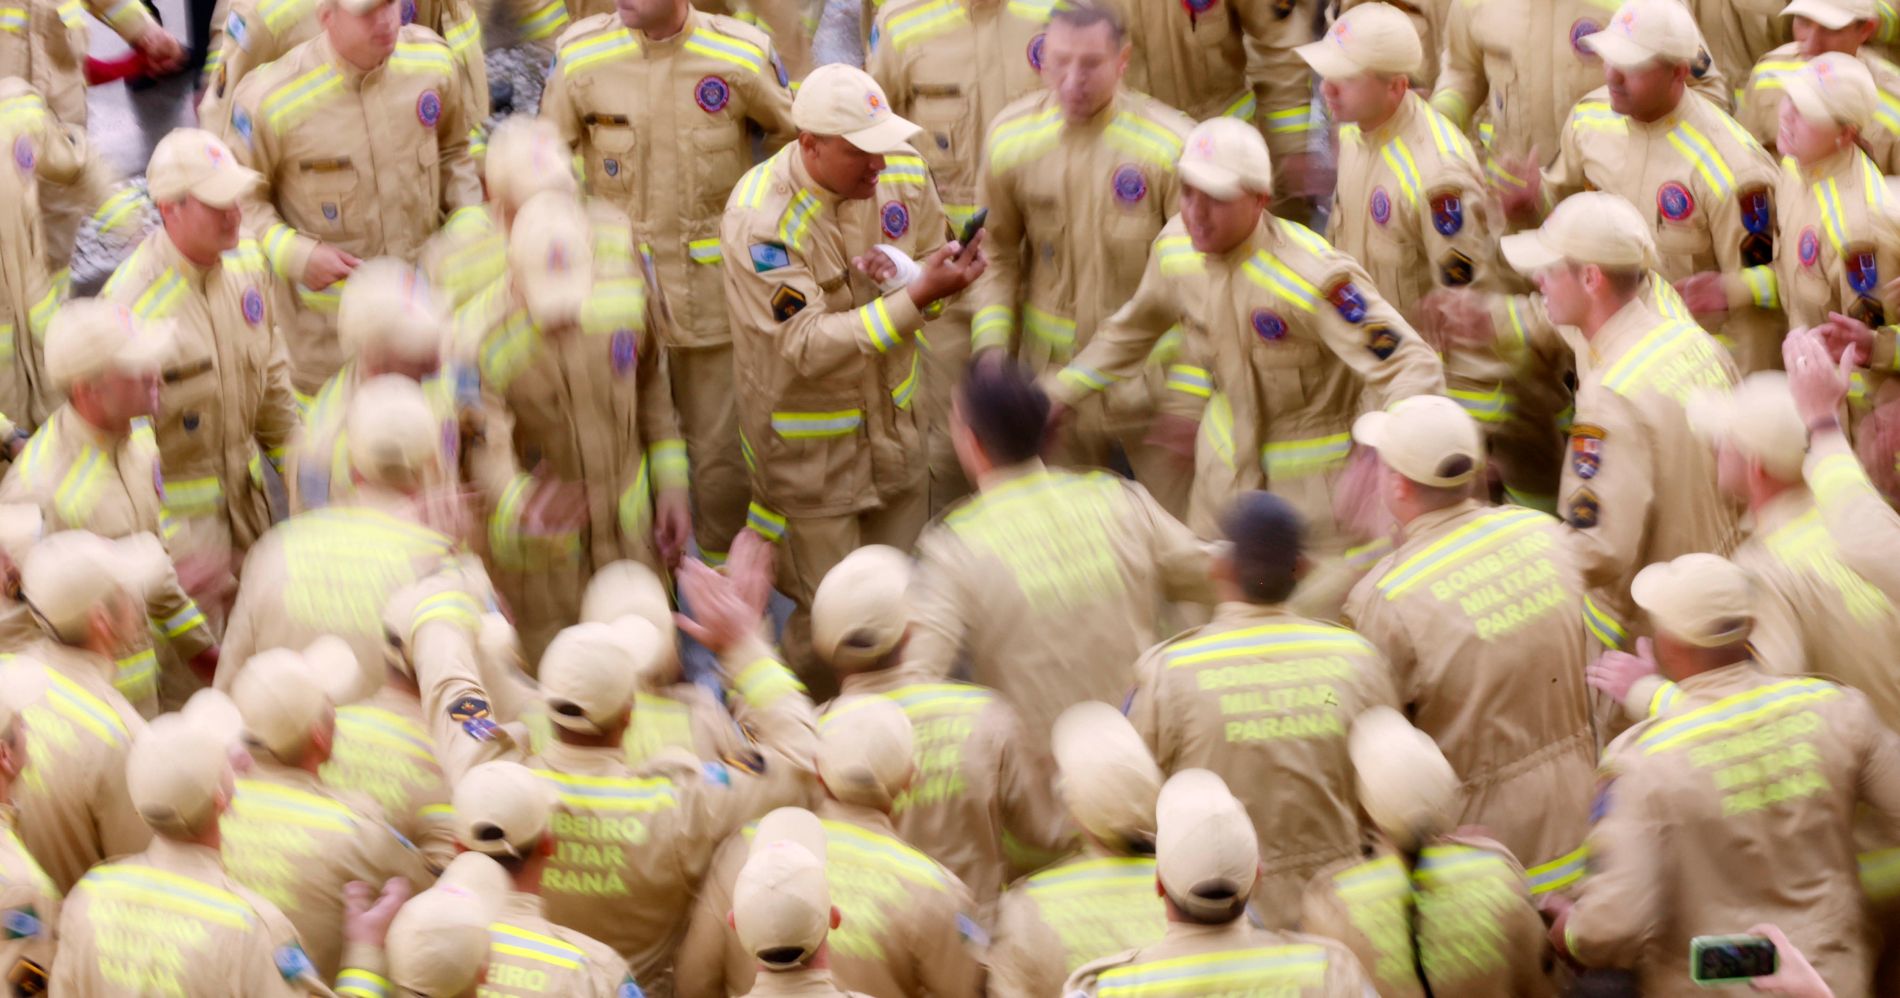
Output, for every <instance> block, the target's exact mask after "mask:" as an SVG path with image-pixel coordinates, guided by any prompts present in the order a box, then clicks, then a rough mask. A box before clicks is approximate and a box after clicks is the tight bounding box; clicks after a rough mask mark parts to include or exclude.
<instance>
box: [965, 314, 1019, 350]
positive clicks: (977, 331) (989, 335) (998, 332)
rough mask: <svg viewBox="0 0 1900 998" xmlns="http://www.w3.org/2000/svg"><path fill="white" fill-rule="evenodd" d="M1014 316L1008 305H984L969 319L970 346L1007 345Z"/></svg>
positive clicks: (977, 348) (979, 347)
mask: <svg viewBox="0 0 1900 998" xmlns="http://www.w3.org/2000/svg"><path fill="white" fill-rule="evenodd" d="M1015 321H1016V317H1015V314H1014V312H1012V311H1011V309H1010V307H1009V306H1008V305H985V306H983V307H982V308H979V309H977V310H976V315H975V316H973V317H971V319H970V346H971V348H972V349H975V350H983V349H987V348H989V347H1007V346H1009V334H1010V327H1011V326H1012V325H1014V323H1015Z"/></svg>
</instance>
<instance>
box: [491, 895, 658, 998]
mask: <svg viewBox="0 0 1900 998" xmlns="http://www.w3.org/2000/svg"><path fill="white" fill-rule="evenodd" d="M489 939H490V944H489V949H488V974H487V976H486V978H485V979H484V980H483V981H482V994H484V995H494V996H496V998H530V996H534V995H550V996H554V995H558V996H561V998H621V996H624V995H628V994H639V993H640V989H639V988H638V987H637V986H636V987H634V988H633V990H632V991H628V990H626V988H627V986H628V985H631V984H633V975H632V974H630V973H628V972H627V961H625V960H622V959H621V958H620V955H619V954H617V953H615V952H614V951H613V947H611V946H608V945H607V944H606V943H603V942H600V941H598V940H595V939H590V938H588V937H587V936H586V935H583V934H582V933H579V932H576V931H574V930H573V929H570V928H568V927H567V926H564V925H556V924H554V922H552V921H550V920H549V919H548V917H547V914H546V906H545V905H544V904H543V903H542V901H541V899H540V898H539V897H537V896H535V895H533V894H523V893H522V892H520V891H509V892H508V900H507V901H506V902H505V903H504V904H503V905H502V909H501V914H500V915H497V916H496V918H495V921H494V923H493V924H492V925H490V926H489Z"/></svg>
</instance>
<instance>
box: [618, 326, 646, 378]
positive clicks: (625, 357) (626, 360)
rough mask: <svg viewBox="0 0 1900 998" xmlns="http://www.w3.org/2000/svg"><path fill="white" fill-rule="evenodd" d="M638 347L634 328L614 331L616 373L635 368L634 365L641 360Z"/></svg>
mask: <svg viewBox="0 0 1900 998" xmlns="http://www.w3.org/2000/svg"><path fill="white" fill-rule="evenodd" d="M638 347H639V344H638V343H637V342H636V341H635V340H634V338H633V330H631V329H622V330H618V331H616V332H615V333H614V339H613V359H614V373H615V374H625V373H627V372H628V371H631V370H633V366H634V365H635V364H636V363H638V362H639V360H640V353H639V349H638Z"/></svg>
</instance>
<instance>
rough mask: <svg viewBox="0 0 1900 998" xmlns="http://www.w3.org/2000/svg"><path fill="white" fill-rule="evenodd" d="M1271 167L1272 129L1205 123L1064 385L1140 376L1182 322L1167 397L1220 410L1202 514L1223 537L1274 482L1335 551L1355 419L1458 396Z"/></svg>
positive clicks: (1209, 439)
mask: <svg viewBox="0 0 1900 998" xmlns="http://www.w3.org/2000/svg"><path fill="white" fill-rule="evenodd" d="M1320 44H1322V45H1323V44H1328V43H1325V42H1322V43H1320ZM1270 173H1271V168H1270V166H1269V164H1268V157H1267V150H1266V147H1265V145H1264V144H1263V143H1262V142H1261V141H1260V140H1259V137H1258V135H1256V134H1254V133H1251V132H1249V131H1248V130H1247V129H1243V128H1237V127H1235V126H1234V125H1233V124H1232V123H1230V122H1227V121H1225V120H1223V119H1215V120H1213V121H1208V122H1203V123H1202V124H1200V125H1198V126H1196V127H1195V130H1194V134H1193V135H1192V136H1190V140H1189V142H1188V145H1187V149H1186V150H1185V151H1184V152H1182V153H1181V176H1182V179H1183V180H1184V181H1185V182H1186V185H1187V189H1188V193H1187V195H1186V196H1185V197H1184V198H1183V210H1182V214H1181V216H1180V217H1178V218H1176V219H1175V220H1173V221H1171V222H1169V223H1168V226H1167V228H1165V229H1163V230H1162V232H1161V235H1160V237H1159V238H1158V239H1156V240H1155V242H1154V252H1153V253H1152V254H1151V255H1150V257H1149V259H1148V263H1147V268H1146V270H1145V271H1144V273H1143V274H1142V277H1141V286H1140V288H1139V289H1137V290H1136V292H1135V295H1134V297H1133V298H1132V299H1131V300H1130V301H1129V302H1128V304H1127V305H1125V306H1123V307H1122V308H1121V310H1120V311H1118V312H1116V313H1115V314H1114V315H1113V316H1111V317H1110V318H1109V319H1108V321H1107V322H1106V323H1105V324H1104V325H1103V327H1102V329H1101V330H1100V331H1099V332H1098V334H1097V335H1096V338H1095V341H1094V343H1093V344H1092V345H1091V346H1090V348H1089V349H1087V350H1084V351H1083V352H1082V354H1081V355H1080V356H1078V357H1076V358H1075V359H1074V360H1073V361H1072V362H1070V364H1069V366H1068V367H1067V368H1065V369H1064V370H1063V371H1062V372H1061V373H1060V374H1059V375H1058V376H1057V378H1056V383H1055V386H1054V388H1053V389H1052V393H1053V394H1054V396H1055V398H1056V400H1057V401H1059V402H1064V403H1071V404H1072V403H1074V402H1076V401H1078V400H1080V399H1083V398H1086V397H1088V395H1089V394H1091V393H1093V392H1094V391H1096V390H1098V389H1100V388H1101V387H1102V386H1103V385H1105V384H1110V383H1113V382H1115V381H1117V380H1118V379H1121V378H1126V377H1128V376H1129V375H1130V374H1132V373H1134V372H1135V371H1136V370H1138V369H1139V365H1140V364H1142V363H1143V362H1144V361H1143V358H1145V357H1146V356H1147V355H1148V352H1149V350H1150V348H1151V346H1152V345H1153V344H1154V343H1155V342H1156V341H1157V340H1159V339H1160V338H1161V337H1162V336H1163V335H1164V334H1165V333H1166V331H1167V330H1168V329H1169V328H1171V327H1173V326H1175V325H1176V324H1179V325H1180V326H1181V327H1182V330H1183V332H1184V333H1185V340H1184V345H1183V355H1182V358H1181V360H1180V361H1179V362H1177V363H1176V364H1175V365H1174V366H1173V367H1171V368H1170V369H1169V372H1168V388H1169V390H1168V393H1167V397H1168V400H1169V401H1167V402H1165V403H1164V405H1166V406H1168V407H1169V408H1170V409H1171V410H1173V411H1175V412H1178V413H1179V414H1181V415H1183V416H1186V415H1188V414H1189V413H1194V412H1196V411H1197V410H1200V409H1201V408H1202V407H1203V406H1204V412H1202V413H1201V414H1200V417H1199V418H1200V427H1199V431H1198V440H1197V441H1196V444H1195V462H1194V500H1193V505H1192V508H1191V510H1190V513H1189V517H1188V523H1189V526H1192V527H1194V528H1195V531H1196V532H1197V533H1200V534H1201V535H1203V536H1213V535H1215V533H1216V532H1217V531H1218V529H1219V521H1220V517H1221V516H1222V515H1223V514H1224V513H1225V512H1226V510H1227V508H1228V506H1229V505H1230V504H1231V503H1232V502H1233V499H1234V497H1235V496H1236V495H1238V494H1240V493H1241V492H1244V491H1247V490H1250V489H1260V488H1265V489H1270V490H1272V491H1273V492H1274V493H1275V494H1276V495H1279V496H1281V497H1282V498H1285V499H1286V500H1287V501H1288V502H1291V503H1292V504H1293V506H1294V508H1295V509H1297V510H1298V511H1299V513H1300V516H1301V517H1302V518H1303V519H1304V520H1305V522H1306V526H1307V530H1308V531H1309V533H1308V534H1307V537H1308V542H1309V544H1310V545H1311V549H1312V550H1314V551H1315V552H1318V553H1322V554H1329V553H1334V552H1335V550H1336V549H1337V548H1339V547H1341V546H1343V545H1341V544H1340V543H1339V537H1338V531H1337V530H1336V528H1335V526H1334V521H1333V509H1332V498H1331V496H1332V487H1333V484H1334V482H1335V481H1336V479H1337V478H1338V474H1339V472H1340V470H1341V469H1342V468H1343V467H1344V466H1345V463H1346V457H1347V454H1348V452H1349V451H1350V450H1351V448H1352V437H1351V432H1350V430H1351V426H1352V420H1353V417H1355V416H1357V415H1358V414H1359V412H1360V411H1361V407H1362V406H1364V405H1367V404H1374V405H1378V404H1388V403H1390V402H1393V401H1396V400H1398V399H1401V398H1405V397H1408V396H1411V395H1418V394H1423V393H1436V392H1443V391H1444V387H1445V379H1444V370H1443V366H1442V365H1441V364H1440V362H1439V360H1438V357H1437V356H1436V355H1435V354H1433V353H1432V350H1431V348H1430V347H1429V346H1427V345H1426V344H1425V341H1424V340H1422V339H1420V338H1419V336H1418V334H1416V333H1414V332H1413V331H1412V328H1411V327H1410V326H1409V325H1407V323H1406V322H1405V320H1404V319H1403V318H1402V317H1400V315H1399V314H1398V311H1397V310H1396V309H1394V308H1393V307H1392V306H1391V305H1390V304H1389V303H1388V302H1387V301H1386V300H1385V299H1384V298H1383V297H1381V296H1380V295H1379V293H1378V292H1377V291H1376V290H1374V289H1373V287H1372V282H1371V281H1370V280H1369V279H1368V276H1367V274H1366V272H1365V271H1364V270H1363V269H1362V268H1361V267H1360V266H1359V264H1358V263H1357V262H1356V261H1354V260H1353V259H1352V258H1351V257H1349V256H1347V255H1345V254H1344V253H1341V252H1339V251H1338V250H1335V249H1333V247H1332V246H1330V245H1328V244H1327V242H1326V241H1325V240H1324V239H1321V238H1320V237H1319V236H1317V235H1315V234H1314V233H1313V232H1312V231H1311V230H1309V229H1307V228H1305V227H1303V226H1301V225H1299V224H1298V223H1295V222H1289V221H1286V220H1284V219H1275V218H1273V217H1271V216H1269V215H1268V214H1267V213H1266V208H1267V204H1268V201H1269V195H1268V194H1267V189H1268V187H1269V185H1270V181H1269V175H1270Z"/></svg>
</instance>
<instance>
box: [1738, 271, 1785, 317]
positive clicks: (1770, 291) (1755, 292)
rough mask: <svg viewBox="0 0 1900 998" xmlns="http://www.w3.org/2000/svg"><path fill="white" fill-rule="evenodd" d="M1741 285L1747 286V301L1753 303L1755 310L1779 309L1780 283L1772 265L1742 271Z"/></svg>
mask: <svg viewBox="0 0 1900 998" xmlns="http://www.w3.org/2000/svg"><path fill="white" fill-rule="evenodd" d="M1742 283H1744V284H1746V285H1748V297H1749V300H1750V301H1752V302H1754V305H1755V307H1756V308H1766V309H1778V308H1780V307H1781V281H1780V279H1779V278H1777V277H1776V276H1775V268H1774V267H1773V266H1772V265H1770V264H1763V265H1761V266H1759V267H1749V268H1747V269H1746V270H1743V271H1742Z"/></svg>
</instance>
